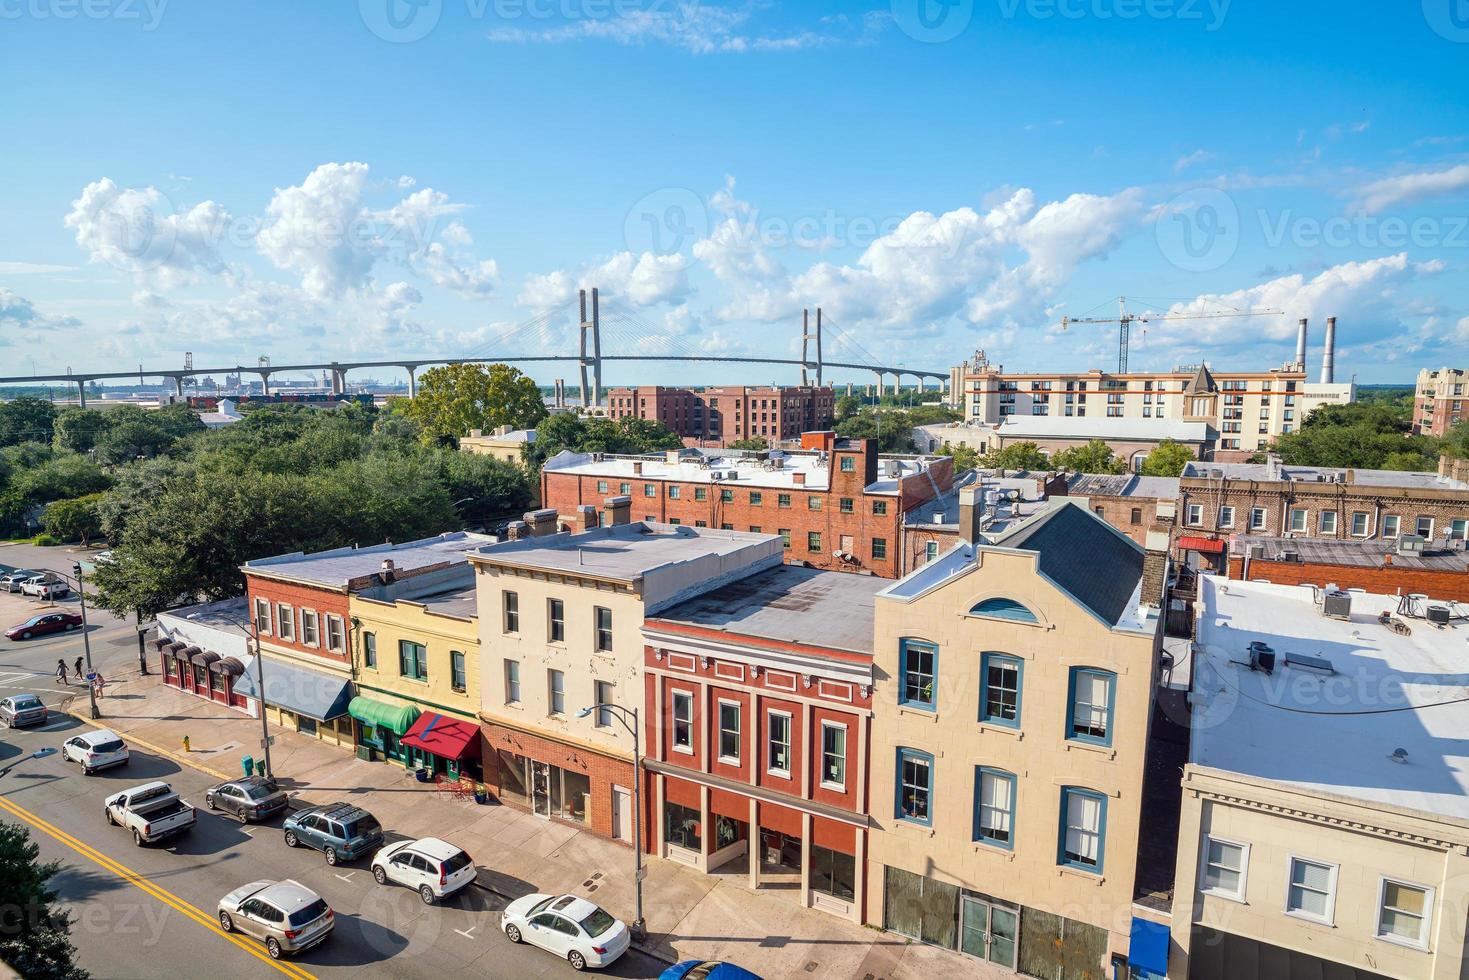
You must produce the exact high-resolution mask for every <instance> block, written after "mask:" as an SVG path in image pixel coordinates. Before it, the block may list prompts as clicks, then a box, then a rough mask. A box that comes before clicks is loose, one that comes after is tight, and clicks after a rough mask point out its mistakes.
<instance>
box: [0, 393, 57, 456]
mask: <svg viewBox="0 0 1469 980" xmlns="http://www.w3.org/2000/svg"><path fill="white" fill-rule="evenodd" d="M55 425H56V406H55V405H53V404H51V403H50V402H48V401H46V400H45V399H43V398H37V397H36V396H34V395H22V396H21V397H19V398H17V399H15V400H13V401H8V402H5V403H3V404H0V446H14V445H16V444H17V443H22V442H50V441H51V437H52V436H53V435H54V434H55Z"/></svg>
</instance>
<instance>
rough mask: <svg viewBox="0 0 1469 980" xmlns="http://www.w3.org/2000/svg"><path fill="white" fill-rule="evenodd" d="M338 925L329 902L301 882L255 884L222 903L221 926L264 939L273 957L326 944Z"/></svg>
mask: <svg viewBox="0 0 1469 980" xmlns="http://www.w3.org/2000/svg"><path fill="white" fill-rule="evenodd" d="M335 925H336V917H335V916H334V915H333V914H332V910H331V906H329V905H327V904H326V899H324V898H322V897H321V896H320V895H318V894H316V892H314V891H312V890H311V889H310V888H307V887H306V886H305V885H303V884H301V883H300V882H298V881H291V880H290V879H287V880H285V881H252V882H251V883H250V884H248V885H243V886H241V887H239V888H236V889H235V890H234V891H232V892H230V893H229V894H228V895H226V896H225V897H224V898H221V899H220V900H219V927H220V928H221V929H223V930H224V931H225V932H234V931H235V930H237V929H238V930H239V931H240V932H243V933H244V934H245V935H247V936H254V937H255V938H256V939H263V940H265V950H266V952H268V953H270V958H271V959H275V960H278V959H280V958H281V956H282V955H283V954H285V953H299V952H302V951H303V950H307V949H310V948H311V947H312V946H315V945H316V944H317V943H320V942H324V941H325V940H326V937H327V936H329V935H331V932H332V927H333V926H335Z"/></svg>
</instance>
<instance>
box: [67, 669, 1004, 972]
mask: <svg viewBox="0 0 1469 980" xmlns="http://www.w3.org/2000/svg"><path fill="white" fill-rule="evenodd" d="M101 708H102V712H103V714H104V715H105V716H106V717H105V718H104V719H103V720H102V721H101V722H99V723H98V724H102V725H106V726H108V727H110V728H112V729H113V730H114V731H117V732H118V733H119V734H121V735H123V736H124V737H125V738H127V739H129V740H131V741H133V742H135V743H137V744H138V745H139V747H141V748H144V749H149V750H158V751H160V752H161V753H162V754H164V755H166V756H168V757H169V758H172V759H173V760H174V761H175V762H178V763H180V764H183V765H188V766H190V767H192V768H195V769H199V770H202V771H204V772H206V773H209V774H210V775H213V776H215V777H217V778H219V779H221V780H222V779H229V778H234V777H237V776H239V775H240V757H241V756H243V755H254V756H256V757H259V755H260V751H259V747H260V721H259V719H255V718H250V717H248V716H246V715H243V714H240V713H238V712H235V711H230V710H228V709H226V708H223V707H220V706H219V705H215V704H210V703H209V702H207V701H203V700H201V699H199V698H196V697H194V696H192V695H188V694H184V693H183V692H180V691H176V690H173V689H172V688H168V687H165V686H164V685H163V684H162V683H161V682H160V680H159V678H158V676H157V675H156V674H154V675H150V676H148V677H139V676H137V675H136V674H133V675H129V676H128V677H123V678H117V679H115V680H112V681H110V682H109V683H108V686H107V697H106V699H105V700H103V701H102V702H101ZM86 710H87V709H86V703H85V695H83V697H82V698H80V699H79V700H78V703H76V704H73V705H72V711H73V712H74V713H76V714H77V716H78V717H79V718H82V719H83V720H85V718H86ZM271 734H272V735H274V736H275V744H274V745H273V747H272V749H271V762H272V766H273V768H274V770H275V774H276V779H277V781H278V782H279V783H280V785H281V787H282V788H283V789H285V790H286V791H287V792H288V793H290V795H291V797H292V798H293V800H299V801H300V802H301V803H303V804H313V803H326V802H330V801H334V800H343V799H346V800H350V801H352V802H354V803H358V804H360V805H361V806H363V807H364V808H366V809H368V810H370V811H371V812H372V814H373V815H374V816H376V817H377V818H378V819H379V820H380V821H381V822H382V824H383V826H384V828H385V829H386V830H388V832H389V833H391V834H400V835H404V836H407V837H424V836H429V835H432V836H436V837H443V838H446V839H448V840H452V841H453V842H454V843H456V844H458V845H459V846H461V847H463V848H464V849H465V850H467V851H468V852H469V853H470V854H471V855H473V856H474V858H475V861H476V863H477V864H479V865H480V867H481V869H482V870H481V871H480V875H479V884H480V885H481V886H482V887H484V888H486V889H488V890H490V891H492V892H495V893H497V894H499V895H501V896H503V897H506V898H515V897H517V896H520V895H524V894H528V893H530V892H533V891H540V892H551V893H558V894H559V893H562V892H575V893H577V894H579V895H584V896H586V897H587V898H590V899H591V900H592V901H595V902H597V903H598V904H599V905H602V906H603V907H605V908H606V909H607V910H608V911H610V912H611V913H612V914H613V915H616V916H617V917H618V918H621V919H623V920H624V921H631V920H632V918H633V917H634V911H633V910H634V905H635V899H634V894H635V893H634V887H633V873H632V872H633V855H632V851H631V850H630V849H629V848H628V847H626V846H624V845H621V844H617V843H614V842H612V841H610V840H607V839H606V838H603V837H600V836H598V835H596V834H593V833H591V832H589V831H583V830H579V829H577V828H576V827H573V826H570V825H568V824H565V823H560V822H558V821H554V820H546V819H541V818H538V817H535V816H532V815H531V814H530V813H528V812H526V811H524V810H520V809H517V808H515V807H513V806H502V805H491V806H479V805H476V804H474V803H472V802H459V801H455V800H453V799H451V798H449V797H446V796H440V795H439V794H437V793H435V792H434V790H433V789H432V787H428V786H425V785H424V784H421V783H418V782H417V781H416V780H415V779H414V778H413V775H412V773H410V772H408V771H406V770H405V769H403V768H402V767H401V766H398V765H392V764H388V763H382V762H363V761H361V760H359V759H357V758H356V757H355V756H353V755H350V754H348V753H346V752H344V751H342V750H340V749H336V748H332V747H331V746H328V745H324V744H322V743H321V742H318V741H317V740H316V739H314V738H310V737H309V736H304V735H299V734H297V733H295V732H288V731H285V730H282V729H279V728H276V727H274V726H272V728H271ZM185 735H187V736H188V737H189V741H190V747H191V751H190V752H188V753H187V754H185V753H184V750H183V738H184V736H185ZM644 867H645V868H646V869H647V876H646V879H645V880H644V883H643V903H644V915H645V916H646V919H647V924H648V941H647V943H646V945H645V947H644V948H645V950H646V951H647V952H649V953H651V954H653V955H654V956H658V957H660V958H663V959H665V960H668V961H669V962H674V961H677V960H685V959H729V960H732V961H734V962H736V963H739V964H740V965H742V966H745V967H747V968H748V969H751V970H754V971H755V972H757V973H759V974H760V975H761V976H762V977H765V978H766V980H783V978H796V977H800V978H830V980H837V978H842V980H846V978H849V977H860V978H866V980H930V978H932V977H933V976H961V975H962V976H966V977H979V978H984V977H995V978H1004V977H1010V978H1013V977H1014V976H1015V974H1013V973H1011V972H1009V971H1005V970H999V969H997V968H994V967H990V966H988V965H987V964H983V963H980V962H978V961H976V960H974V959H971V958H969V957H961V956H960V955H959V954H957V953H951V952H947V951H944V950H940V949H934V948H932V947H928V946H922V945H919V944H912V943H909V942H908V941H907V940H905V939H903V938H902V937H901V936H896V935H893V934H891V933H885V932H880V931H878V930H875V929H870V928H865V927H862V926H857V925H853V924H852V923H850V922H846V921H843V920H841V919H838V918H836V917H835V916H830V915H827V914H825V913H823V912H818V911H816V910H814V909H803V908H800V907H798V906H797V905H795V904H794V903H793V902H792V901H791V900H790V899H789V898H786V897H780V896H778V895H775V894H773V893H769V892H766V893H761V892H753V891H750V890H749V889H747V888H745V887H743V885H742V884H732V883H730V882H727V881H724V880H722V879H721V878H719V877H718V876H708V875H703V874H700V873H698V872H696V871H692V870H690V869H688V868H685V867H683V866H681V865H678V864H675V863H673V862H670V861H665V860H662V859H660V858H653V857H649V858H645V860H644Z"/></svg>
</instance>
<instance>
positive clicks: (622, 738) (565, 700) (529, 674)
mask: <svg viewBox="0 0 1469 980" xmlns="http://www.w3.org/2000/svg"><path fill="white" fill-rule="evenodd" d="M607 503H608V506H607V508H606V510H607V514H606V518H605V521H604V522H603V526H600V527H598V526H596V524H597V514H596V512H595V511H594V510H593V509H592V508H590V507H587V508H585V509H584V512H582V513H581V514H580V515H579V526H580V527H581V528H590V530H579V531H578V532H576V533H571V532H562V533H557V532H556V531H555V528H556V524H557V521H556V512H555V511H551V510H543V511H537V512H536V513H534V514H529V515H527V518H528V521H527V522H526V524H524V525H519V526H517V525H512V536H513V537H515V536H519V535H522V534H524V535H528V536H525V537H519V539H518V540H511V541H507V542H504V543H502V544H499V545H494V546H491V547H488V548H484V549H481V550H480V551H478V552H476V553H474V554H472V555H471V556H470V562H471V563H472V564H473V565H474V568H475V571H476V576H475V580H476V589H477V593H478V605H479V629H480V641H481V643H480V649H481V663H480V709H479V711H480V720H481V727H482V731H483V734H484V739H485V759H484V771H485V782H486V783H487V784H489V785H490V786H492V787H493V788H494V789H495V791H496V792H497V793H498V794H499V795H500V797H501V798H502V799H506V800H509V801H511V802H515V803H518V804H520V805H523V806H525V807H527V808H529V809H530V810H531V811H532V812H533V813H535V814H537V815H539V816H546V817H552V816H554V817H558V818H560V819H566V820H571V821H574V822H577V823H582V824H585V825H588V826H590V827H591V828H592V829H593V830H596V831H597V832H598V833H601V834H604V835H606V836H610V837H614V838H617V839H622V840H626V841H629V842H631V840H632V817H633V812H632V805H631V789H632V779H633V773H632V738H631V735H630V734H629V733H628V731H627V729H625V728H624V727H623V725H622V723H620V722H619V721H618V719H617V717H616V715H615V713H614V712H612V711H593V712H591V713H590V714H589V715H587V716H586V717H582V716H581V714H580V713H581V712H582V710H583V709H586V708H589V707H591V706H593V705H595V704H599V703H610V704H616V705H619V706H621V707H623V708H626V709H635V708H639V707H640V706H641V705H642V704H643V675H642V662H643V637H642V632H641V631H642V626H643V617H644V616H645V615H646V614H648V613H650V612H654V611H657V610H659V609H662V608H665V607H667V606H670V605H673V604H675V603H677V602H680V601H682V600H684V599H687V598H692V597H693V596H695V595H698V594H700V593H702V592H704V591H707V590H708V589H712V588H716V587H718V586H719V585H722V584H725V583H727V582H730V581H733V580H735V579H738V578H742V577H744V576H746V575H750V574H753V573H755V572H757V571H760V570H762V569H766V568H773V567H776V566H778V565H780V564H781V561H782V558H783V548H782V546H781V539H780V538H779V537H778V536H775V535H767V534H750V533H746V532H735V531H723V530H716V529H712V528H693V527H687V526H683V527H674V526H672V525H658V524H645V523H642V522H638V523H629V521H628V512H629V508H630V506H631V501H630V500H629V498H627V497H614V498H611V499H610V500H609V501H608V502H607Z"/></svg>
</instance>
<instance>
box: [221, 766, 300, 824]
mask: <svg viewBox="0 0 1469 980" xmlns="http://www.w3.org/2000/svg"><path fill="white" fill-rule="evenodd" d="M287 802H288V799H287V797H286V794H285V792H284V791H283V790H282V789H281V788H280V787H279V786H277V785H276V782H275V780H274V779H266V778H265V777H264V776H247V777H246V778H244V779H232V780H230V781H229V782H227V783H220V784H219V785H218V786H211V787H210V788H209V789H207V790H205V792H204V805H205V806H207V807H209V809H211V810H221V811H223V812H225V813H233V814H234V815H235V816H237V817H239V818H240V823H249V822H250V821H251V820H269V819H270V818H271V817H273V816H275V815H276V814H277V813H280V812H281V811H283V810H284V809H285V808H286V804H287Z"/></svg>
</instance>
